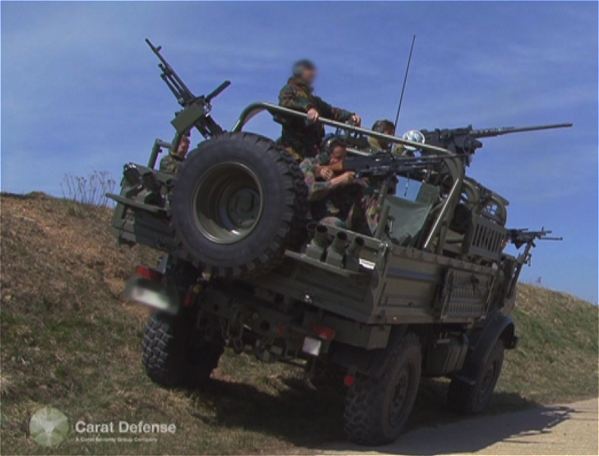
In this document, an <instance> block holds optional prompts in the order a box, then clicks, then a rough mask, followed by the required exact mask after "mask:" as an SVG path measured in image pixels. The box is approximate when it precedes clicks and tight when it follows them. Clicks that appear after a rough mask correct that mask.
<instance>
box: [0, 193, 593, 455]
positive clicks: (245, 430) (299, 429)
mask: <svg viewBox="0 0 599 456" xmlns="http://www.w3.org/2000/svg"><path fill="white" fill-rule="evenodd" d="M1 205H2V220H1V221H2V239H1V248H2V274H1V286H2V312H1V314H0V323H1V336H2V340H1V341H2V345H1V348H0V354H1V362H2V371H1V399H2V403H1V404H2V409H1V413H2V415H1V421H0V431H1V435H0V436H1V448H0V450H1V451H0V453H2V454H52V453H54V454H141V453H146V454H147V453H150V454H158V453H166V452H168V453H170V454H198V453H212V454H213V453H240V452H243V453H260V452H270V453H272V452H275V451H289V450H292V451H294V452H297V451H298V450H299V447H302V448H308V449H306V450H305V451H307V452H309V451H310V450H309V448H318V447H319V446H321V445H323V444H325V443H326V442H330V441H332V440H339V439H342V438H343V435H342V430H341V421H340V419H339V416H340V415H341V411H342V405H343V404H342V387H340V388H339V391H328V392H324V393H323V392H320V393H318V392H315V391H313V390H311V389H309V388H308V387H307V386H306V385H305V383H304V382H303V381H302V372H301V371H300V370H298V369H297V368H291V367H289V366H284V365H270V364H258V363H257V362H256V361H254V360H253V359H252V358H251V357H249V356H247V355H242V356H234V355H232V354H231V353H226V354H225V356H224V357H223V359H222V361H221V364H220V365H219V368H218V369H217V371H216V372H215V374H214V379H213V380H212V381H211V382H210V384H208V385H207V386H206V387H205V388H204V389H202V390H201V391H185V390H170V391H169V390H164V389H161V388H158V387H156V386H154V385H153V384H152V383H151V382H150V381H149V380H148V379H147V378H146V376H145V374H144V372H143V370H142V367H141V363H140V353H139V351H140V347H139V345H140V341H141V331H142V328H143V324H144V321H145V318H146V316H147V312H146V310H145V309H143V308H141V307H140V306H136V305H132V304H127V303H123V302H121V301H120V300H119V293H120V291H121V290H122V288H123V281H124V280H125V279H126V278H127V276H128V275H129V274H130V272H131V271H132V269H133V268H134V266H135V265H136V264H138V263H139V262H153V260H154V258H155V256H156V254H155V253H153V252H149V251H147V250H142V249H138V248H133V249H130V248H127V247H122V248H119V247H117V246H116V245H115V241H114V238H113V236H112V234H111V233H110V229H109V218H110V211H109V210H107V209H98V208H94V207H90V206H84V205H77V206H76V209H74V207H75V206H74V203H72V202H67V201H64V200H57V199H52V198H49V197H46V196H44V195H41V194H34V195H28V196H14V195H3V196H2V198H1ZM516 319H517V323H518V327H519V334H520V336H521V344H520V348H518V349H517V350H516V351H512V352H509V353H508V354H507V361H506V367H505V371H504V374H503V375H502V378H501V379H500V386H499V388H500V393H499V394H497V395H496V396H495V399H494V403H493V406H492V410H491V413H496V412H499V411H502V410H505V409H508V408H513V407H522V406H526V405H528V404H530V403H531V402H534V401H539V402H558V401H569V400H573V399H577V398H583V397H589V396H593V395H596V393H597V381H598V380H597V307H594V306H592V305H590V304H588V303H586V302H584V301H581V300H578V299H576V298H574V297H571V296H568V295H565V294H562V293H557V292H552V291H548V290H544V289H540V288H535V287H530V286H522V287H521V290H520V295H519V303H518V310H517V312H516ZM445 388H446V383H445V382H431V381H427V382H425V385H424V388H423V390H422V392H421V394H420V397H419V399H418V402H417V405H416V412H415V416H414V417H413V420H412V424H411V426H412V427H414V426H419V425H421V424H423V423H428V424H431V423H439V422H440V421H447V420H453V419H456V418H455V416H454V415H451V414H450V413H448V412H446V411H444V408H443V397H444V394H445ZM43 405H52V406H54V407H57V408H59V409H60V410H62V411H63V412H65V413H66V414H67V415H68V416H69V418H70V419H71V422H72V423H74V422H76V421H78V420H84V421H85V422H88V423H100V422H106V421H115V422H118V421H119V420H126V421H130V422H139V421H140V420H143V421H145V422H162V423H171V422H172V423H175V424H176V425H177V432H176V434H174V435H170V434H168V435H164V436H159V437H158V440H157V442H146V443H144V442H138V443H111V442H103V443H94V442H77V441H76V440H75V438H76V436H75V435H71V437H70V438H69V439H68V440H67V441H65V442H63V443H62V444H61V445H60V446H59V447H58V448H56V449H50V450H49V449H47V448H43V447H39V446H37V445H36V444H35V443H34V442H32V441H31V440H30V439H28V438H27V430H28V421H29V417H30V416H31V414H32V413H33V412H34V411H35V410H36V409H37V408H38V407H41V406H43ZM111 437H114V436H111Z"/></svg>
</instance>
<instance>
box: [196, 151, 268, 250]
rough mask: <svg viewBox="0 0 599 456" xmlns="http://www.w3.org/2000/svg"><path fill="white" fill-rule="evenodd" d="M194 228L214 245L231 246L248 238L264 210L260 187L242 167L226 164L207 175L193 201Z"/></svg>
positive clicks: (214, 167) (252, 176)
mask: <svg viewBox="0 0 599 456" xmlns="http://www.w3.org/2000/svg"><path fill="white" fill-rule="evenodd" d="M193 206H194V211H195V212H194V213H195V221H196V226H197V228H198V229H199V230H200V232H201V233H202V234H203V235H204V236H205V237H206V238H208V239H210V240H211V241H212V242H215V243H217V244H233V243H235V242H238V241H241V240H242V239H244V238H245V237H247V236H248V235H249V234H250V233H251V232H252V231H253V230H254V228H255V227H256V225H257V224H258V220H260V216H261V215H262V209H263V193H262V186H261V185H260V182H259V181H258V178H257V177H256V175H255V174H254V173H253V172H252V171H251V170H250V169H249V168H248V167H247V166H245V165H244V164H242V163H238V162H227V163H221V164H219V165H216V166H213V167H212V168H210V169H209V170H208V171H206V172H205V173H204V174H203V175H202V177H201V179H200V181H199V182H198V185H197V186H196V189H195V192H194V198H193Z"/></svg>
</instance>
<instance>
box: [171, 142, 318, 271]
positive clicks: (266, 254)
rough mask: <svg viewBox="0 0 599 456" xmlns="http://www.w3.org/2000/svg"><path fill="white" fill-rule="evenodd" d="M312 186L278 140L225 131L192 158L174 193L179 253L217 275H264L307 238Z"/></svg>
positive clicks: (173, 206) (188, 160) (184, 168)
mask: <svg viewBox="0 0 599 456" xmlns="http://www.w3.org/2000/svg"><path fill="white" fill-rule="evenodd" d="M306 212H307V187H306V185H305V183H304V180H303V174H302V172H301V171H300V169H299V166H298V164H297V163H296V162H295V160H294V159H293V158H292V157H291V156H290V155H289V154H288V153H287V152H286V151H285V150H283V149H281V148H280V147H279V146H277V145H276V144H275V143H274V142H273V141H271V140H270V139H268V138H265V137H263V136H259V135H255V134H251V133H224V134H222V135H219V136H217V137H215V138H212V139H209V140H207V141H205V142H203V143H201V144H200V145H199V146H198V148H197V149H195V150H194V151H192V152H191V153H190V155H189V157H188V158H187V159H186V160H185V162H184V164H183V166H182V167H181V170H180V171H179V173H178V175H177V182H176V184H175V188H174V190H173V193H172V197H171V218H172V225H173V228H174V231H175V235H176V236H177V238H178V240H179V242H180V252H179V256H181V257H183V258H185V259H187V260H189V261H191V262H192V263H194V264H195V265H196V266H198V267H199V268H201V269H202V270H204V271H207V272H210V273H212V274H213V275H215V276H218V277H229V278H236V277H241V276H244V275H247V274H257V273H263V272H266V271H268V270H269V269H272V268H273V267H274V266H276V265H277V264H278V263H279V262H280V260H281V259H282V258H283V253H284V251H285V249H286V248H293V247H297V246H298V245H299V243H301V241H303V233H305V217H306Z"/></svg>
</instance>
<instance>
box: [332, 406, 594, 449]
mask: <svg viewBox="0 0 599 456" xmlns="http://www.w3.org/2000/svg"><path fill="white" fill-rule="evenodd" d="M598 429H599V423H598V419H597V399H591V400H586V401H581V402H575V403H572V404H566V405H549V406H543V407H535V408H530V409H526V410H521V411H517V412H512V413H504V414H498V415H486V416H482V417H479V418H468V419H463V420H461V421H457V422H453V423H449V424H443V425H440V426H437V427H420V428H418V429H414V430H412V431H409V432H407V433H406V434H404V435H403V436H402V437H401V438H400V439H399V440H398V441H397V442H396V443H393V444H391V445H387V446H383V447H377V448H376V449H374V451H364V448H363V447H356V446H353V447H352V446H348V445H344V444H339V445H335V448H334V450H332V451H327V452H326V454H344V455H347V454H360V455H365V454H393V455H447V454H451V455H456V454H495V455H554V454H555V455H557V454H560V455H566V454H567V455H597V454H599V449H598V443H597V438H598V437H597V436H598Z"/></svg>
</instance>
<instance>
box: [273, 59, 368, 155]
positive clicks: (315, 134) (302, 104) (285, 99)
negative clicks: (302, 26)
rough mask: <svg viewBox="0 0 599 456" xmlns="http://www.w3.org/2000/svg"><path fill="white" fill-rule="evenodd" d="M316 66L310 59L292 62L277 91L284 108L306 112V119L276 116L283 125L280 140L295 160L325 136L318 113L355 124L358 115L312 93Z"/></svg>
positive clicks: (314, 148) (309, 152) (311, 150)
mask: <svg viewBox="0 0 599 456" xmlns="http://www.w3.org/2000/svg"><path fill="white" fill-rule="evenodd" d="M316 75H317V70H316V66H315V65H314V63H312V62H311V61H310V60H299V61H298V62H296V63H295V64H294V65H293V74H292V76H291V78H289V80H288V81H287V84H285V86H284V87H283V88H282V89H281V91H280V92H279V105H280V106H283V107H285V108H290V109H295V110H297V111H302V112H305V113H306V114H307V115H308V122H306V121H305V120H304V119H299V118H293V117H290V116H277V121H278V122H280V123H281V124H282V125H283V129H282V133H281V138H280V140H279V142H280V144H281V145H282V146H283V147H285V148H286V149H287V150H288V151H289V152H290V153H291V154H292V155H293V156H294V157H295V158H296V159H297V160H298V161H301V160H302V159H304V158H306V157H314V156H315V155H317V153H318V152H319V147H320V144H321V143H322V140H323V138H324V126H323V125H322V124H320V123H318V122H317V121H318V119H319V117H321V116H322V117H326V118H329V119H332V120H337V121H339V122H348V121H351V122H353V123H355V124H356V125H359V124H360V122H361V119H360V116H358V115H357V114H355V113H353V112H350V111H347V110H345V109H341V108H335V107H333V106H331V105H330V104H328V103H326V102H325V101H324V100H322V99H321V98H319V97H317V96H316V95H314V89H313V84H314V81H315V80H316Z"/></svg>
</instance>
